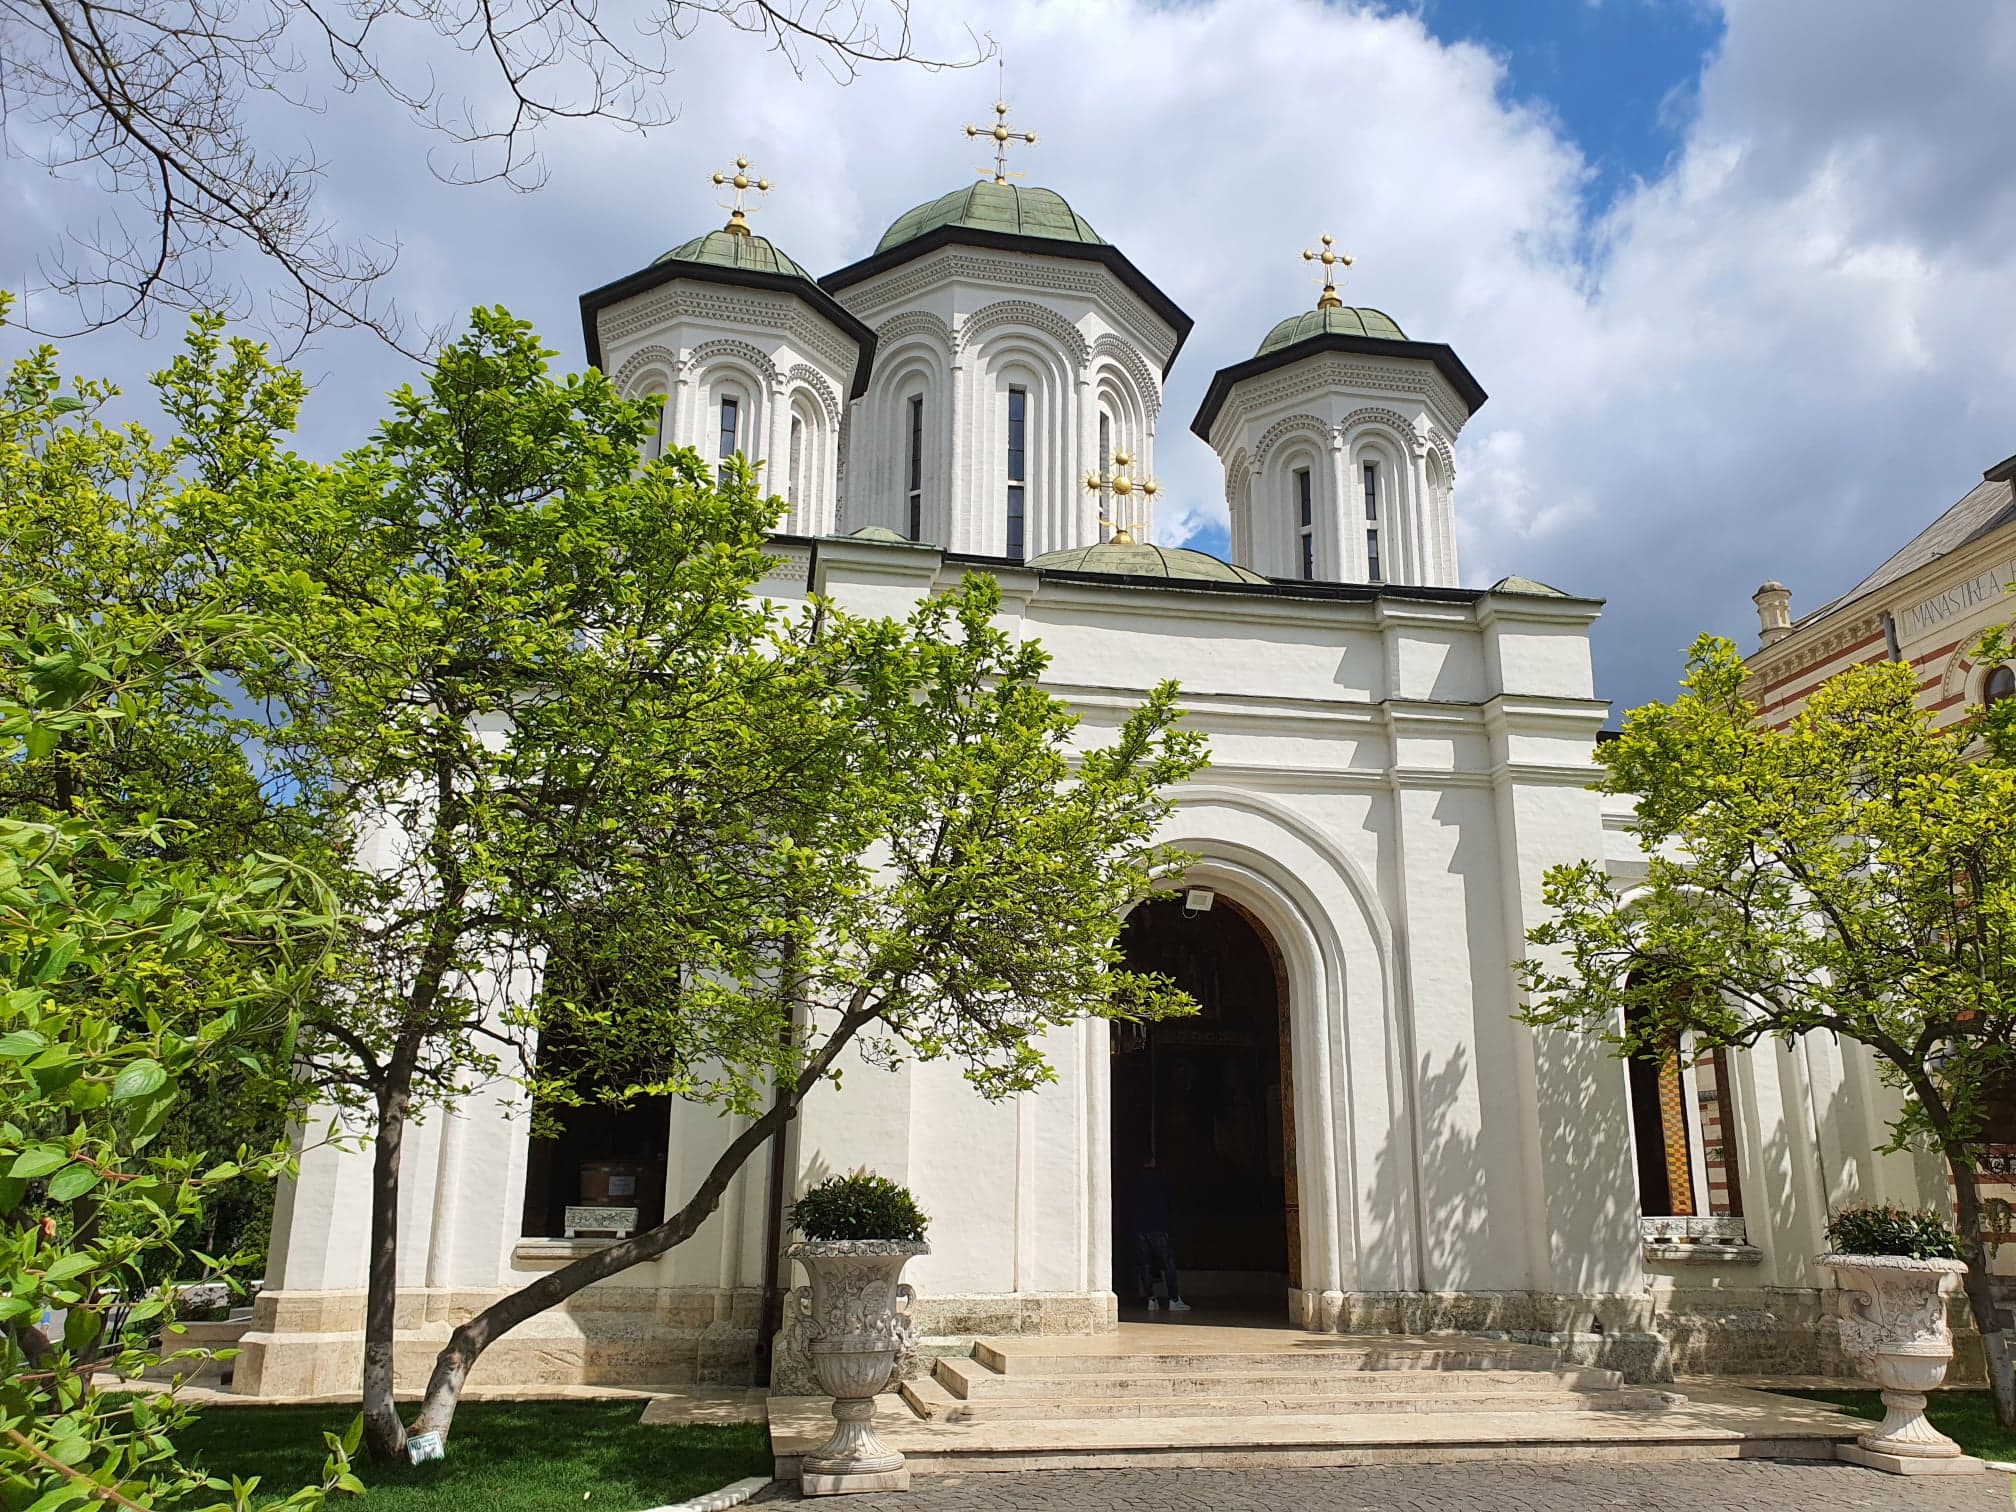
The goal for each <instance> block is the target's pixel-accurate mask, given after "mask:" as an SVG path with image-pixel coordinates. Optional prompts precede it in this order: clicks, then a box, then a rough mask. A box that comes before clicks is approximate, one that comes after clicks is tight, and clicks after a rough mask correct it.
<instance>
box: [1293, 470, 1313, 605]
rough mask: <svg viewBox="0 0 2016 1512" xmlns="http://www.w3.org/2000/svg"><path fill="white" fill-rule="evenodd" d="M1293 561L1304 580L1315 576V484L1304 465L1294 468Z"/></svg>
mask: <svg viewBox="0 0 2016 1512" xmlns="http://www.w3.org/2000/svg"><path fill="white" fill-rule="evenodd" d="M1295 563H1296V566H1297V568H1298V569H1299V570H1300V572H1301V574H1302V579H1303V581H1304V582H1307V581H1309V580H1310V579H1312V578H1314V577H1315V576H1316V497H1315V484H1314V482H1313V481H1312V480H1311V478H1310V471H1309V469H1308V468H1306V467H1298V468H1296V469H1295Z"/></svg>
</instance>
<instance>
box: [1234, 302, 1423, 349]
mask: <svg viewBox="0 0 2016 1512" xmlns="http://www.w3.org/2000/svg"><path fill="white" fill-rule="evenodd" d="M1312 336H1376V337H1378V338H1379V339H1381V340H1383V341H1405V340H1406V339H1407V333H1406V332H1405V331H1403V330H1401V329H1400V327H1399V326H1398V325H1397V324H1396V323H1395V322H1394V320H1393V317H1392V316H1390V315H1388V314H1386V313H1385V312H1384V311H1383V310H1359V309H1354V308H1352V307H1351V306H1350V305H1333V306H1332V307H1331V308H1329V309H1327V310H1304V311H1303V312H1302V313H1301V314H1300V315H1290V316H1289V317H1288V318H1287V319H1286V320H1284V321H1282V322H1281V324H1279V325H1277V326H1276V327H1274V329H1273V330H1271V331H1269V332H1268V333H1267V339H1266V340H1265V341H1263V342H1261V343H1260V350H1259V351H1257V352H1255V353H1254V354H1253V355H1254V356H1255V357H1265V356H1266V355H1267V354H1268V353H1269V352H1278V351H1281V350H1282V349H1283V348H1284V347H1291V346H1294V345H1295V344H1296V343H1297V342H1302V341H1307V340H1308V339H1309V338H1310V337H1312Z"/></svg>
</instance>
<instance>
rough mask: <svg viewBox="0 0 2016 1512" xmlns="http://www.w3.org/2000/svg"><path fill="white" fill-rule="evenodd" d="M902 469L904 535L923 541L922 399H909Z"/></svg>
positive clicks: (916, 397) (918, 396)
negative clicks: (906, 527)
mask: <svg viewBox="0 0 2016 1512" xmlns="http://www.w3.org/2000/svg"><path fill="white" fill-rule="evenodd" d="M904 442H905V467H904V472H903V498H904V502H905V505H906V512H905V514H904V520H905V523H906V524H907V526H908V529H906V530H905V531H904V532H903V533H904V534H905V535H907V536H909V537H910V539H911V540H913V541H921V540H923V539H924V396H923V395H922V394H912V395H911V396H910V412H909V419H908V423H907V425H906V426H905V429H904Z"/></svg>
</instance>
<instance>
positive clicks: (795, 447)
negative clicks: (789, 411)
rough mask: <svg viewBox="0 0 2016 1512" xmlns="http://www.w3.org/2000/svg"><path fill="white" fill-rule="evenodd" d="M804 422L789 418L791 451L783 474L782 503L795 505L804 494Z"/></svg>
mask: <svg viewBox="0 0 2016 1512" xmlns="http://www.w3.org/2000/svg"><path fill="white" fill-rule="evenodd" d="M804 466H805V422H804V421H803V420H800V419H799V418H798V417H797V416H796V415H793V416H792V417H791V451H790V457H789V461H788V462H787V463H786V465H785V473H784V502H785V503H787V504H790V505H794V506H795V505H796V504H797V503H798V501H799V499H800V498H801V497H802V496H803V494H804V484H805V479H804Z"/></svg>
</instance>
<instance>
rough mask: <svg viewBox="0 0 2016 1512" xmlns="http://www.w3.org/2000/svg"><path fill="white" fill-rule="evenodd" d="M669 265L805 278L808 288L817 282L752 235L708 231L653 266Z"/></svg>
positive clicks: (681, 244)
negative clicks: (682, 264) (735, 269)
mask: <svg viewBox="0 0 2016 1512" xmlns="http://www.w3.org/2000/svg"><path fill="white" fill-rule="evenodd" d="M668 262H689V263H707V264H710V265H712V266H714V267H717V268H740V269H742V270H743V271H744V272H747V273H781V274H782V275H783V276H784V277H786V278H802V279H804V280H805V282H807V283H809V284H816V283H817V282H818V280H817V279H815V278H814V277H813V276H812V275H811V274H810V273H807V272H806V271H805V270H804V269H803V268H801V267H799V266H798V264H796V263H795V262H793V261H791V259H790V258H788V257H786V256H785V255H784V254H783V253H782V252H780V251H778V250H777V248H776V247H775V246H773V245H772V244H771V242H770V239H769V238H768V237H764V236H757V235H756V234H754V233H753V232H749V231H709V232H708V233H707V234H706V235H705V236H696V237H694V238H693V240H691V241H689V242H681V243H680V244H679V245H678V246H676V247H674V248H673V249H672V250H671V251H670V252H667V253H666V254H665V255H664V256H663V257H660V258H658V259H656V260H655V261H654V262H653V263H652V266H653V267H656V266H657V265H658V263H668Z"/></svg>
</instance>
